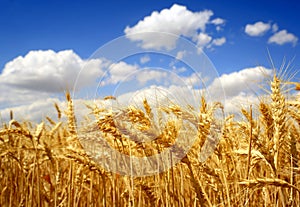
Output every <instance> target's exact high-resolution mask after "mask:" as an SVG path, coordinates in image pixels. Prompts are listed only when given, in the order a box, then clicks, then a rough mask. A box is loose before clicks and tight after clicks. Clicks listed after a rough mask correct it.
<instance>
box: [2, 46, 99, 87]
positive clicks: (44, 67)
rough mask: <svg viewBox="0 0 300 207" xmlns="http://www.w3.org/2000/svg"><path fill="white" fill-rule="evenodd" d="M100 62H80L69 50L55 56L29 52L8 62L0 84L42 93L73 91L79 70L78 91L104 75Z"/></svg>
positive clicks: (49, 53) (43, 52)
mask: <svg viewBox="0 0 300 207" xmlns="http://www.w3.org/2000/svg"><path fill="white" fill-rule="evenodd" d="M103 65H104V62H103V61H102V60H100V59H93V60H82V59H81V58H80V57H79V56H78V55H76V54H75V53H74V52H73V51H72V50H65V51H60V52H57V53H56V52H54V51H52V50H47V51H41V50H40V51H31V52H29V53H28V54H27V55H25V56H24V57H22V56H19V57H17V58H15V59H14V60H12V61H10V62H8V63H7V64H6V65H5V67H4V70H3V71H2V73H1V74H0V82H1V83H2V84H6V85H9V86H12V87H16V88H21V89H23V90H24V89H27V90H31V91H41V92H61V91H64V90H66V89H72V88H73V86H74V83H75V81H76V78H77V76H78V74H79V72H80V71H81V70H84V73H81V74H80V79H79V80H78V82H77V85H76V87H77V89H78V88H80V87H83V86H85V85H87V84H90V83H92V82H93V81H95V79H96V77H99V76H101V75H102V74H103Z"/></svg>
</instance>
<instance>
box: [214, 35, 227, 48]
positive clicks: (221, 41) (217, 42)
mask: <svg viewBox="0 0 300 207" xmlns="http://www.w3.org/2000/svg"><path fill="white" fill-rule="evenodd" d="M225 43H226V38H225V37H221V38H217V39H214V40H213V41H212V45H216V46H222V45H224V44H225Z"/></svg>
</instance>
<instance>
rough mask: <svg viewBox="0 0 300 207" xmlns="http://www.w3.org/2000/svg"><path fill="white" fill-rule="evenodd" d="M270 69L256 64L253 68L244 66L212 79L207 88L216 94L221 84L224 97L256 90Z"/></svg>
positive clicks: (218, 92) (269, 72)
mask: <svg viewBox="0 0 300 207" xmlns="http://www.w3.org/2000/svg"><path fill="white" fill-rule="evenodd" d="M271 73H272V70H270V69H266V68H264V67H261V66H258V67H255V68H246V69H243V70H240V71H237V72H233V73H230V74H223V75H221V77H220V78H218V79H216V80H214V82H213V83H212V84H211V85H210V86H209V90H210V91H212V92H213V93H215V94H216V95H218V94H220V93H222V91H217V90H219V88H218V86H219V84H221V85H222V87H223V89H224V92H225V94H226V97H233V96H237V95H239V94H240V93H241V92H249V91H251V90H254V91H255V90H257V89H259V88H258V85H259V83H261V82H262V81H263V80H265V79H266V78H267V77H268V76H269V75H270V74H271Z"/></svg>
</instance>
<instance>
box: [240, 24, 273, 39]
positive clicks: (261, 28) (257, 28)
mask: <svg viewBox="0 0 300 207" xmlns="http://www.w3.org/2000/svg"><path fill="white" fill-rule="evenodd" d="M270 28H271V25H270V24H269V23H264V22H256V23H255V24H247V25H246V27H245V33H246V34H248V35H250V36H262V35H264V34H265V33H266V32H267V31H268V30H269V29H270Z"/></svg>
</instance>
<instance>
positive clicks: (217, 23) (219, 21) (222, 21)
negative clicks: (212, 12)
mask: <svg viewBox="0 0 300 207" xmlns="http://www.w3.org/2000/svg"><path fill="white" fill-rule="evenodd" d="M211 23H212V24H214V25H222V24H224V23H225V20H224V19H221V18H216V19H213V20H212V21H211Z"/></svg>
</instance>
